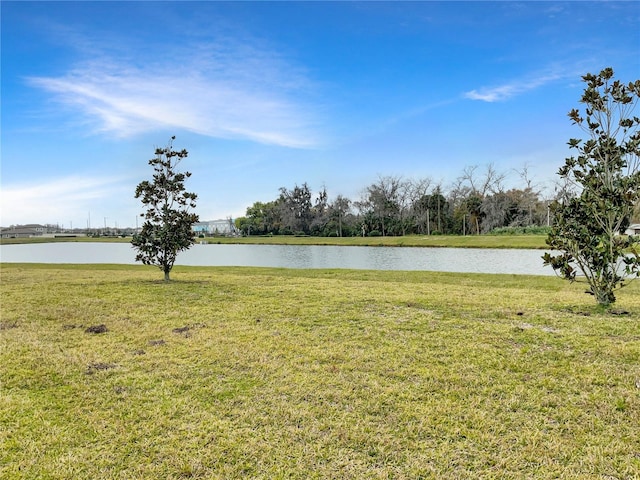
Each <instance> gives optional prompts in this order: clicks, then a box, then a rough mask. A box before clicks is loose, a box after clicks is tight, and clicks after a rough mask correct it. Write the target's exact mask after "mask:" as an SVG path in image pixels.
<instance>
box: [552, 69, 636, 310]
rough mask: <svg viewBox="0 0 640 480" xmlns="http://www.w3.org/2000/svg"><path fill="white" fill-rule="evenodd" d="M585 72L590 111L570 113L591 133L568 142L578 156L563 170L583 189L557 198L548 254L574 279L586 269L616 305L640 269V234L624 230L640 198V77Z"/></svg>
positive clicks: (600, 298)
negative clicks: (639, 110)
mask: <svg viewBox="0 0 640 480" xmlns="http://www.w3.org/2000/svg"><path fill="white" fill-rule="evenodd" d="M582 78H583V80H584V82H585V83H586V84H587V87H586V88H585V91H584V94H583V96H582V99H581V100H580V102H581V103H583V104H584V105H585V108H584V115H585V116H584V117H583V116H582V114H581V112H580V111H578V110H577V109H573V110H572V111H571V112H569V118H570V119H571V121H572V122H573V123H574V124H576V125H578V126H580V127H581V128H582V129H583V130H584V131H585V132H587V133H588V134H589V135H590V137H591V138H590V139H588V140H587V141H586V142H583V141H582V140H578V139H570V140H569V142H568V144H569V147H570V148H572V149H575V150H577V152H578V155H577V156H575V157H573V156H572V157H570V158H567V159H566V161H565V165H564V166H563V167H562V168H560V170H559V172H558V174H559V175H560V177H561V178H562V179H564V180H566V181H570V182H572V183H573V184H574V185H575V187H576V188H577V193H576V194H575V195H573V196H569V197H567V198H564V199H560V200H558V201H556V202H554V203H552V204H551V211H552V213H553V215H554V220H555V223H554V226H553V229H552V230H551V233H550V234H549V237H548V239H547V244H548V245H549V246H550V247H551V248H552V249H554V250H557V251H559V253H558V254H555V255H552V254H549V253H547V254H545V255H544V257H543V259H544V262H545V264H546V265H551V266H552V267H553V268H554V269H555V270H556V271H557V272H559V273H560V275H562V276H563V277H564V278H566V279H568V280H570V281H574V280H576V278H577V276H578V275H583V276H584V277H585V279H586V281H587V283H588V285H589V288H588V290H587V293H590V294H592V295H594V296H595V298H596V301H597V302H598V303H599V304H601V305H609V304H611V303H613V302H615V295H614V291H615V290H616V289H618V288H620V287H623V286H624V285H625V284H626V283H627V282H628V280H630V279H633V278H635V277H637V275H638V273H639V272H640V256H639V249H638V245H639V243H640V238H638V237H633V236H629V237H627V236H625V235H624V232H625V230H626V229H627V227H628V226H629V223H630V220H631V216H632V214H633V210H634V205H635V204H636V203H637V202H638V200H639V199H640V132H639V131H638V125H640V118H638V117H637V116H631V113H632V110H633V108H634V107H635V105H636V104H637V103H638V100H639V98H640V80H638V81H636V82H635V83H629V84H628V85H624V84H623V83H621V82H620V81H618V80H613V70H612V69H611V68H606V69H604V70H603V71H602V72H600V74H598V75H592V74H587V75H585V76H584V77H582Z"/></svg>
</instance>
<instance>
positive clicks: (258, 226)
mask: <svg viewBox="0 0 640 480" xmlns="http://www.w3.org/2000/svg"><path fill="white" fill-rule="evenodd" d="M518 175H519V178H520V186H519V188H509V189H507V188H505V178H506V174H505V173H501V172H498V171H497V170H496V169H495V167H494V166H493V165H491V164H490V165H487V166H485V167H478V166H471V167H466V168H465V169H464V170H463V171H462V173H461V174H460V176H458V177H457V178H456V179H455V181H454V182H453V183H452V184H451V185H450V186H449V187H448V188H446V189H445V188H444V187H443V186H442V184H441V183H435V182H433V181H432V180H431V179H430V178H422V179H410V178H403V177H401V176H381V177H379V178H378V180H377V181H376V182H375V183H373V184H371V185H369V186H367V187H365V188H364V189H363V190H362V193H361V194H360V197H359V198H357V199H349V198H346V197H344V196H342V195H338V196H337V197H335V198H333V199H330V198H329V196H328V194H327V190H326V187H322V188H321V190H320V191H319V192H317V193H315V192H312V191H311V188H310V187H309V185H308V184H307V183H306V182H305V183H303V184H302V185H294V187H293V188H291V189H289V188H286V187H281V188H280V190H279V191H280V194H279V196H278V198H276V199H274V200H272V201H269V202H255V203H254V204H253V205H252V206H250V207H248V208H247V211H246V215H245V216H244V217H240V218H237V219H236V227H237V228H238V229H239V230H240V231H241V232H242V233H243V234H244V235H267V234H273V235H313V236H327V237H332V236H337V237H349V236H397V235H410V234H421V235H437V234H458V235H463V234H464V235H479V234H482V233H489V232H492V231H494V230H496V229H499V228H503V227H525V228H529V227H544V226H548V225H549V224H550V223H551V221H552V219H551V218H550V216H549V210H548V205H549V203H550V202H551V201H553V200H556V199H559V198H564V197H567V196H570V195H571V194H572V192H571V191H570V189H569V188H568V186H566V185H565V186H561V185H556V188H555V191H554V194H553V195H552V196H551V197H550V198H543V196H542V191H541V189H540V188H538V187H537V186H536V184H535V183H534V182H533V179H532V178H531V176H530V172H529V170H528V168H527V167H526V166H525V167H523V168H522V169H521V170H520V171H518Z"/></svg>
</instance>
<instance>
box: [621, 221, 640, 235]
mask: <svg viewBox="0 0 640 480" xmlns="http://www.w3.org/2000/svg"><path fill="white" fill-rule="evenodd" d="M624 233H626V234H627V235H640V223H632V224H631V225H629V228H627V229H626V230H625V232H624Z"/></svg>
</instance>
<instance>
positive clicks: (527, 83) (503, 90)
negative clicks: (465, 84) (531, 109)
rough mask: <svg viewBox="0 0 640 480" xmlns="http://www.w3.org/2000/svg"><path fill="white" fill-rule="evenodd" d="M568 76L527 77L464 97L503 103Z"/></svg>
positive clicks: (467, 93)
mask: <svg viewBox="0 0 640 480" xmlns="http://www.w3.org/2000/svg"><path fill="white" fill-rule="evenodd" d="M567 76H568V75H566V74H560V73H549V74H542V75H538V76H532V77H527V78H526V79H519V80H513V81H511V82H508V83H505V84H502V85H497V86H494V87H483V88H480V89H479V90H471V91H469V92H465V93H464V97H465V98H468V99H470V100H481V101H483V102H490V103H491V102H502V101H505V100H509V99H510V98H513V97H516V96H518V95H521V94H523V93H526V92H528V91H531V90H535V89H536V88H539V87H541V86H543V85H546V84H548V83H551V82H554V81H556V80H560V79H562V78H566V77H567Z"/></svg>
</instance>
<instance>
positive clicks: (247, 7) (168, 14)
mask: <svg viewBox="0 0 640 480" xmlns="http://www.w3.org/2000/svg"><path fill="white" fill-rule="evenodd" d="M1 9H2V12H1V13H2V73H1V75H2V85H1V86H2V133H1V141H2V146H1V148H2V152H1V153H2V170H1V173H2V177H1V186H2V188H1V192H2V193H1V195H2V196H1V206H2V210H1V218H0V223H1V224H2V225H3V226H8V225H11V224H17V223H58V224H61V225H64V226H66V227H68V226H70V225H73V226H74V227H85V226H87V223H88V221H89V218H90V221H91V226H94V227H95V226H103V225H104V224H105V223H106V224H107V225H108V226H115V225H118V226H119V227H124V226H133V225H135V221H136V216H137V215H138V214H139V213H140V212H141V211H142V207H141V205H140V203H139V202H138V201H137V200H135V199H134V198H133V193H134V191H135V187H136V185H137V184H138V183H139V182H140V181H141V180H144V179H147V178H149V177H150V174H151V170H150V167H149V166H148V165H147V160H148V159H150V158H151V157H152V156H153V151H154V149H155V147H156V146H164V145H165V144H166V143H167V141H168V140H169V138H170V137H171V136H172V135H175V136H176V140H175V142H174V146H175V147H177V148H179V149H182V148H185V149H187V150H188V151H189V157H188V158H187V159H186V160H185V161H184V163H183V164H182V166H181V168H182V169H186V170H189V171H191V172H192V174H193V175H192V177H191V178H190V179H189V182H188V184H187V187H188V189H189V190H190V191H194V192H196V193H197V194H198V196H199V199H198V208H197V213H198V214H199V215H200V217H201V219H203V220H210V219H217V218H224V217H227V216H233V217H234V218H235V217H237V216H240V215H243V214H244V213H245V211H246V208H247V207H248V206H250V205H252V204H253V203H254V202H255V201H270V200H273V199H275V198H277V196H278V189H279V187H287V188H293V186H294V185H295V184H298V185H300V184H302V183H303V182H307V183H308V184H309V186H310V187H311V189H312V190H313V191H314V192H317V191H318V190H319V189H320V188H322V187H323V186H326V188H327V191H328V192H329V195H330V198H334V197H335V196H336V195H338V194H342V195H345V196H347V197H349V198H351V199H357V198H359V196H360V194H361V192H362V190H363V189H364V188H365V187H366V186H367V185H370V184H371V183H373V182H375V181H376V180H377V179H378V178H379V177H380V176H385V175H394V176H403V177H405V178H416V179H419V178H425V177H430V178H431V179H432V180H433V181H434V182H440V183H442V185H443V187H445V189H446V188H447V187H448V186H449V185H451V183H452V182H453V181H454V180H455V178H456V177H458V176H459V175H460V174H461V173H462V170H463V168H465V166H473V165H478V166H480V167H481V168H484V166H485V165H487V164H490V163H492V164H493V165H494V166H495V167H496V168H497V169H498V170H500V171H502V172H505V173H508V177H507V181H506V184H507V186H521V185H519V181H520V179H519V177H518V175H517V174H516V173H515V172H516V170H518V169H521V168H522V167H523V166H524V165H528V168H529V170H530V172H531V173H532V174H533V176H534V179H535V180H536V182H537V183H538V184H539V185H540V188H547V189H550V188H551V183H552V180H553V178H554V177H555V173H556V171H557V168H558V167H559V166H560V165H561V164H562V163H563V159H564V157H565V156H567V155H568V154H569V151H568V148H567V146H566V142H567V140H568V139H569V138H571V137H581V136H584V134H583V133H582V132H581V131H580V130H579V129H577V127H573V126H572V125H571V124H570V122H569V120H568V118H567V117H566V114H567V112H568V111H569V110H570V109H572V108H574V107H576V106H578V100H579V98H580V95H581V93H582V90H583V85H582V83H581V81H580V76H581V75H583V74H584V73H587V72H593V73H596V72H598V71H600V70H601V69H602V68H604V67H608V66H611V67H613V69H614V70H615V72H616V76H617V77H618V78H620V79H621V80H624V81H631V80H636V79H639V78H640V3H638V2H613V1H610V2H529V1H527V2H326V3H325V2H300V3H298V2H279V3H276V2H11V1H3V2H2V3H1Z"/></svg>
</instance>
